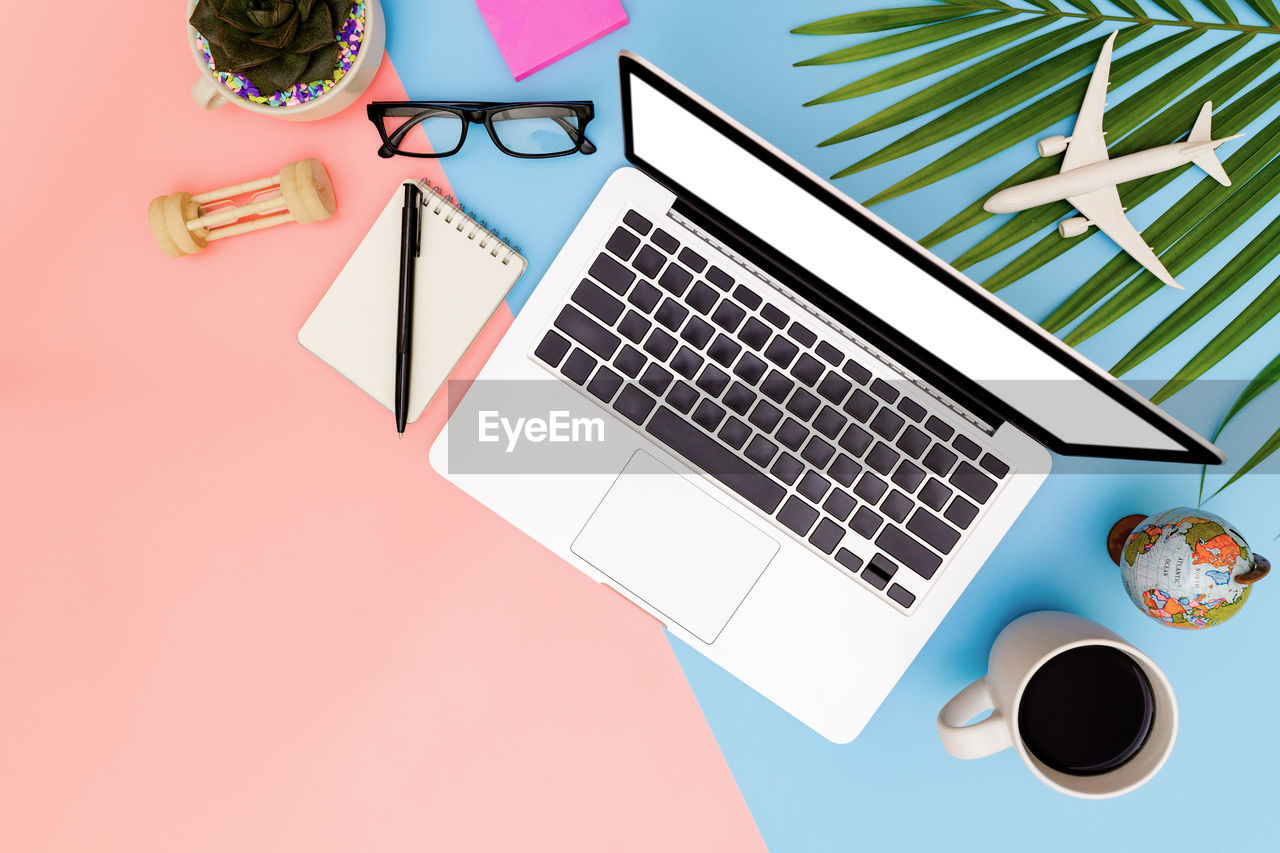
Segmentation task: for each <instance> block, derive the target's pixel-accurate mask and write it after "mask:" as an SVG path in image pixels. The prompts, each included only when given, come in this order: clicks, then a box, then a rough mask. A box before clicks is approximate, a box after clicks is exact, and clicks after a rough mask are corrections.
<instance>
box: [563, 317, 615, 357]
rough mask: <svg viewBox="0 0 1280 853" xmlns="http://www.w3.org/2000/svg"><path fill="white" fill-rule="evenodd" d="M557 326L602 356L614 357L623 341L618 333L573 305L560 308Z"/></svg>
mask: <svg viewBox="0 0 1280 853" xmlns="http://www.w3.org/2000/svg"><path fill="white" fill-rule="evenodd" d="M555 327H556V328H557V329H559V330H560V331H562V332H564V333H565V334H566V335H568V336H569V337H571V338H573V339H574V340H575V341H577V342H578V343H580V344H582V345H583V346H584V347H586V348H587V349H589V350H591V351H592V352H593V353H595V354H596V355H598V356H600V357H601V358H613V353H614V351H615V350H616V349H617V348H618V345H619V344H621V343H622V341H621V340H619V338H618V336H617V335H615V334H614V333H613V332H611V331H609V330H608V329H606V328H605V327H604V326H601V325H600V324H599V323H597V322H596V321H595V320H592V319H591V318H590V317H588V316H587V315H586V314H583V313H582V312H581V311H579V310H578V309H577V308H574V307H573V306H572V305H566V306H564V308H562V309H561V310H560V316H558V317H556V322H555Z"/></svg>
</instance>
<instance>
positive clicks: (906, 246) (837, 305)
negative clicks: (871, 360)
mask: <svg viewBox="0 0 1280 853" xmlns="http://www.w3.org/2000/svg"><path fill="white" fill-rule="evenodd" d="M618 71H619V84H620V88H621V96H622V121H623V134H624V145H625V155H626V158H627V160H628V161H629V162H630V163H632V164H633V165H635V166H636V167H637V168H639V169H640V170H641V171H643V172H644V173H645V174H647V175H649V176H650V177H651V178H653V179H654V180H656V181H658V182H659V183H660V184H662V185H663V186H665V187H667V188H668V189H670V190H671V191H672V192H673V193H675V194H676V196H677V198H678V200H679V201H678V202H677V204H678V205H681V206H683V207H684V208H685V209H686V211H688V212H691V213H693V214H694V215H695V216H698V217H699V220H700V221H701V220H703V219H708V220H710V221H711V222H712V223H713V224H714V225H715V226H718V227H719V229H720V230H721V232H722V233H723V232H725V231H728V232H735V233H736V234H738V235H739V236H740V238H741V239H738V240H735V241H734V244H735V249H737V248H739V247H740V248H742V249H743V250H744V251H745V252H746V253H748V254H749V255H751V256H752V258H751V259H752V260H753V261H756V260H759V261H762V262H763V263H764V264H765V265H766V266H767V268H768V269H769V271H771V272H782V273H784V275H785V277H783V278H782V280H783V281H785V282H786V284H787V285H788V286H790V287H792V288H793V289H795V290H796V292H797V293H798V294H799V295H801V296H802V297H804V298H805V299H807V300H809V301H811V302H812V303H814V304H815V305H817V306H818V307H821V308H823V309H824V310H826V311H827V312H828V313H830V314H831V316H832V317H833V318H834V319H837V320H839V321H840V322H842V323H844V324H846V325H847V326H849V327H850V328H851V329H852V330H853V331H854V332H855V333H857V334H860V335H862V334H865V330H866V328H867V326H868V323H867V321H866V318H867V317H868V316H869V315H870V312H869V311H867V309H865V308H863V307H862V306H861V305H859V304H858V303H857V302H856V301H855V300H853V299H852V298H850V297H849V296H847V295H846V294H844V293H842V292H841V291H839V290H837V289H836V288H834V287H832V286H831V285H829V284H827V283H826V282H824V281H822V280H821V279H820V278H818V277H817V276H815V275H813V274H812V273H810V272H809V271H808V270H807V269H805V268H804V267H803V266H802V265H801V264H799V263H798V262H797V261H795V260H794V259H792V258H790V257H787V256H785V255H783V254H781V253H779V252H775V251H773V250H772V249H771V247H769V246H768V245H767V244H766V243H765V242H764V241H762V240H760V239H759V238H758V237H756V236H755V235H752V234H751V233H750V232H748V231H747V230H746V229H744V228H742V227H741V226H739V225H737V223H734V222H733V221H732V220H730V219H729V218H728V217H726V216H724V215H723V213H721V212H719V211H718V210H716V209H715V208H714V207H713V206H711V205H710V204H708V203H707V202H706V201H705V200H704V199H702V198H701V197H699V196H698V195H697V194H696V193H695V192H693V191H692V190H690V189H689V188H688V187H686V186H683V185H681V184H680V183H679V182H677V181H675V180H673V179H672V178H671V177H669V176H668V175H666V174H665V173H663V172H662V170H661V169H659V168H658V167H656V166H655V165H654V164H652V163H649V162H648V161H646V160H645V159H644V158H643V157H640V156H638V155H637V154H636V151H635V146H634V135H633V131H632V112H631V88H630V83H631V77H633V76H634V77H639V78H641V79H643V80H644V81H645V82H646V83H648V84H649V85H651V86H653V88H655V89H657V90H658V91H659V92H661V93H662V94H663V95H665V96H667V97H669V98H670V99H671V100H673V101H675V102H676V103H677V104H679V105H680V106H681V107H683V108H684V109H686V110H688V111H689V112H691V113H693V114H694V115H695V116H697V118H698V119H699V120H701V121H703V122H705V123H706V124H708V125H710V126H711V127H712V128H714V129H715V130H716V131H717V132H719V133H721V134H722V135H724V136H726V137H728V138H729V139H730V140H731V141H733V142H734V143H736V144H738V145H739V146H741V147H742V148H744V149H745V150H746V151H748V152H749V153H750V154H752V155H753V156H755V157H756V158H758V159H759V160H760V161H761V162H763V163H764V164H766V165H767V166H769V167H770V168H771V169H773V170H775V171H777V172H779V173H780V174H782V175H783V176H784V177H786V178H787V179H788V180H790V181H791V182H792V183H793V184H795V185H796V186H798V187H800V188H801V189H803V190H804V191H805V192H807V193H808V194H809V195H811V196H813V197H814V198H815V199H817V200H818V201H819V202H821V203H822V204H824V205H826V206H827V207H828V208H830V209H831V210H832V211H834V212H835V213H837V214H838V215H840V216H842V217H844V218H845V219H846V220H848V221H849V222H851V223H853V224H854V225H855V226H857V227H858V228H861V229H862V230H864V231H867V232H868V233H870V234H871V235H872V236H873V237H875V238H876V239H878V240H880V241H881V242H883V243H885V244H886V245H888V246H889V247H890V248H892V249H893V250H894V251H895V252H896V253H897V254H898V255H899V256H901V257H902V258H904V259H905V260H907V261H909V262H910V263H911V264H913V265H914V266H916V267H917V268H918V269H921V270H923V271H925V272H927V273H928V274H929V275H930V276H931V277H932V278H933V279H934V280H935V281H937V282H939V283H940V284H942V285H944V286H946V287H948V288H950V289H951V290H952V291H953V292H955V293H958V294H959V295H960V296H962V297H964V298H965V299H966V300H968V301H969V302H971V303H972V304H974V305H976V306H977V307H978V308H979V309H980V310H982V311H983V312H985V313H986V314H988V315H989V316H991V317H993V318H995V319H996V320H997V321H998V322H1000V323H1001V325H1003V326H1004V327H1005V328H1007V329H1008V330H1010V331H1011V332H1014V333H1015V334H1018V335H1020V336H1021V337H1023V338H1024V339H1025V340H1027V341H1029V342H1030V343H1032V344H1033V345H1034V346H1035V347H1036V348H1037V349H1039V350H1041V351H1042V352H1044V353H1046V354H1047V355H1049V356H1050V357H1051V358H1053V359H1054V360H1055V361H1057V362H1059V363H1060V364H1062V365H1063V366H1065V367H1066V368H1067V369H1068V370H1070V371H1071V372H1072V373H1073V374H1074V375H1075V376H1076V377H1078V378H1080V379H1083V380H1084V381H1086V382H1088V383H1089V384H1090V385H1092V386H1093V387H1095V388H1097V389H1099V390H1101V391H1102V392H1103V393H1104V394H1105V395H1106V396H1108V397H1109V398H1111V399H1112V400H1114V401H1115V402H1117V403H1119V404H1120V405H1122V406H1123V407H1124V408H1126V409H1127V410H1128V411H1130V412H1132V413H1133V414H1136V415H1138V416H1139V417H1140V418H1142V419H1143V420H1144V421H1146V422H1147V423H1148V424H1149V425H1151V426H1152V427H1154V428H1155V429H1157V430H1158V431H1159V432H1161V433H1162V434H1164V435H1165V436H1167V437H1169V438H1171V439H1172V440H1173V441H1175V442H1176V443H1178V444H1179V445H1180V446H1181V447H1182V449H1181V450H1157V449H1150V448H1134V447H1124V446H1119V445H1093V444H1071V443H1069V442H1066V441H1063V440H1062V439H1060V438H1058V437H1057V436H1055V435H1054V434H1053V433H1051V432H1049V430H1047V429H1046V428H1044V427H1042V426H1041V425H1040V424H1039V423H1038V422H1037V421H1035V420H1034V419H1032V418H1031V417H1029V416H1027V415H1026V414H1024V413H1023V412H1021V411H1020V410H1018V409H1016V408H1014V407H1013V406H1012V405H1010V404H1009V403H1008V402H1007V401H1005V400H1003V399H1001V398H999V397H997V396H995V395H994V394H992V393H991V392H990V391H988V390H987V389H985V388H983V387H982V386H980V385H978V384H977V383H976V382H974V381H972V380H970V379H968V378H967V377H965V376H964V375H963V374H960V373H959V372H958V371H956V370H955V369H954V368H952V367H951V366H950V365H948V364H946V363H944V362H943V361H941V360H940V359H938V358H937V357H936V356H934V355H933V354H932V353H930V352H929V351H928V350H926V349H924V348H923V347H921V346H920V345H918V344H917V343H915V342H913V341H910V340H908V339H907V338H906V337H905V336H903V335H901V334H898V333H897V332H896V330H893V329H891V328H889V327H887V325H885V324H879V325H880V329H881V332H882V334H881V335H877V336H876V337H877V338H878V339H877V340H876V341H875V342H876V343H877V344H880V345H887V346H888V347H889V349H888V352H889V354H890V355H893V356H894V357H895V358H897V357H902V358H903V359H904V360H905V361H906V362H907V363H908V365H909V366H910V367H911V368H912V369H917V370H919V371H921V374H922V375H923V376H925V377H927V378H928V379H929V380H930V381H931V382H933V381H936V382H937V383H938V384H939V385H940V386H941V390H944V391H945V392H947V393H948V395H949V396H952V397H953V398H955V399H958V400H963V401H964V402H965V404H966V405H967V406H970V407H971V408H974V409H975V413H976V414H978V415H979V416H982V417H984V419H985V420H991V421H993V422H996V421H995V420H994V419H993V417H992V416H994V418H998V419H1002V420H1008V421H1009V422H1010V423H1012V424H1014V425H1015V426H1017V427H1018V428H1019V429H1021V430H1023V431H1024V432H1026V433H1027V434H1028V435H1030V436H1031V437H1032V438H1034V439H1036V440H1037V441H1039V442H1040V443H1041V444H1043V445H1044V446H1045V447H1048V448H1049V449H1051V450H1053V451H1054V452H1056V453H1060V454H1062V455H1064V456H1092V457H1103V458H1114V459H1134V460H1148V461H1160V462H1187V463H1194V464H1201V465H1205V464H1207V465H1217V464H1221V463H1222V462H1224V461H1225V459H1224V457H1223V456H1222V454H1221V453H1220V452H1219V451H1218V449H1217V448H1216V447H1214V446H1213V445H1212V444H1210V443H1209V442H1207V441H1205V440H1204V439H1202V438H1201V437H1200V436H1198V435H1196V434H1195V433H1194V432H1191V431H1190V430H1188V429H1186V428H1185V427H1182V426H1181V425H1180V424H1177V423H1175V422H1173V421H1171V420H1168V419H1166V416H1164V415H1163V413H1161V412H1160V411H1159V410H1158V409H1156V408H1155V407H1154V406H1153V405H1151V404H1149V403H1147V402H1146V401H1145V400H1144V399H1143V398H1141V397H1136V395H1134V396H1130V394H1129V393H1126V391H1125V390H1122V389H1121V388H1119V387H1116V386H1117V385H1118V384H1119V381H1118V380H1116V379H1115V378H1114V377H1110V376H1109V375H1107V374H1104V373H1102V372H1101V371H1100V370H1099V371H1097V372H1095V371H1092V370H1088V369H1084V368H1083V367H1082V365H1081V364H1080V363H1079V362H1077V361H1076V360H1075V359H1074V357H1073V355H1072V353H1071V351H1070V350H1067V349H1066V347H1065V345H1061V344H1059V345H1057V346H1055V345H1054V343H1052V342H1053V341H1056V338H1049V339H1046V338H1045V337H1044V336H1042V335H1041V334H1040V333H1039V331H1038V329H1037V327H1035V326H1031V325H1030V324H1029V323H1025V322H1018V321H1017V320H1016V319H1015V318H1014V317H1012V316H1010V315H1008V314H1006V313H1004V312H1002V311H1000V310H993V309H994V306H993V304H992V302H991V300H989V299H988V298H987V295H986V293H985V291H982V290H981V289H980V288H977V287H976V285H973V284H971V283H970V282H968V281H967V280H965V279H964V278H963V277H962V276H961V275H960V274H959V273H958V272H956V271H955V270H953V269H952V268H951V267H950V266H948V265H947V264H946V263H945V262H942V261H941V260H940V259H938V258H937V257H936V256H933V255H931V254H928V253H927V250H925V249H923V247H920V246H918V245H916V244H912V243H910V242H909V241H907V240H906V239H905V238H903V237H902V236H900V235H899V234H897V233H895V232H893V231H892V230H890V229H887V228H885V227H884V226H883V225H882V224H881V223H879V222H878V221H876V220H875V219H874V218H873V217H872V216H871V215H869V214H868V213H867V212H866V211H864V210H862V209H861V207H860V206H858V205H857V204H856V203H854V202H852V201H851V200H850V199H848V198H846V197H844V196H843V195H840V194H838V193H837V192H835V191H833V190H832V188H831V187H829V186H828V185H826V183H825V182H823V181H822V180H821V179H820V178H818V177H817V176H815V175H813V174H812V173H809V172H808V171H807V170H803V169H801V168H799V167H797V166H796V164H794V163H792V162H790V161H788V160H787V159H785V158H783V157H781V156H779V155H778V154H777V153H776V152H775V151H773V150H771V149H770V148H769V147H768V146H767V145H764V144H762V143H761V142H760V141H759V140H757V139H755V138H753V136H752V135H751V134H750V133H749V132H747V131H746V130H745V129H744V128H742V127H741V126H739V125H737V124H736V123H735V122H733V121H731V120H728V119H727V118H726V117H725V116H723V115H722V114H720V113H719V112H718V111H716V110H715V109H714V108H712V107H710V106H709V105H708V104H706V103H704V102H703V101H701V100H700V99H699V98H697V97H696V96H694V95H693V94H692V93H691V92H689V91H688V90H686V89H684V88H683V87H682V86H680V85H679V84H677V83H675V81H673V80H671V79H669V78H667V77H666V76H665V75H664V74H662V73H660V72H658V71H657V70H656V69H654V68H652V67H651V66H649V65H647V64H646V63H645V62H643V61H642V60H640V59H639V58H638V57H635V56H634V55H630V54H627V53H626V52H623V53H621V54H619V56H618ZM873 325H874V324H873ZM1135 397H1136V399H1135ZM971 404H972V405H971ZM984 410H985V411H984Z"/></svg>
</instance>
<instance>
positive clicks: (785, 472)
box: [769, 453, 804, 486]
mask: <svg viewBox="0 0 1280 853" xmlns="http://www.w3.org/2000/svg"><path fill="white" fill-rule="evenodd" d="M769 470H770V471H772V472H773V476H775V477H777V478H778V479H779V480H781V481H782V482H784V483H786V484H787V485H788V486H790V485H791V484H792V483H794V482H795V481H796V478H797V477H799V476H800V472H801V471H803V470H804V463H803V462H801V461H800V460H799V459H797V458H795V457H794V456H792V455H790V454H788V453H783V454H782V455H781V456H779V457H778V461H777V462H774V463H773V467H772V468H770V469H769Z"/></svg>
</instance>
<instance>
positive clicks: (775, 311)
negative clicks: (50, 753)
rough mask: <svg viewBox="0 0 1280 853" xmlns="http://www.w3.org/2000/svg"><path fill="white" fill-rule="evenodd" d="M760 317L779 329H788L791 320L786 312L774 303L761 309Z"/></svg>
mask: <svg viewBox="0 0 1280 853" xmlns="http://www.w3.org/2000/svg"><path fill="white" fill-rule="evenodd" d="M760 316H761V317H763V318H765V319H766V320H768V321H769V322H770V323H772V324H773V325H775V326H777V327H778V328H779V329H783V328H786V325H787V322H788V321H789V320H790V319H791V318H790V317H788V316H787V312H786V311H783V310H782V309H781V308H779V307H778V306H777V305H774V304H772V303H770V304H768V305H766V306H764V307H763V308H761V309H760Z"/></svg>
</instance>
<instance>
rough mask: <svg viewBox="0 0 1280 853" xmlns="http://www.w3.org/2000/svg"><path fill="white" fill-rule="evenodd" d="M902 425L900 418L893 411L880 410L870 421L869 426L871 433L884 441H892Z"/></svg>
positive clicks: (902, 421)
mask: <svg viewBox="0 0 1280 853" xmlns="http://www.w3.org/2000/svg"><path fill="white" fill-rule="evenodd" d="M904 423H905V421H904V420H903V419H902V416H901V415H899V414H898V413H897V412H895V411H894V410H893V409H881V410H880V411H878V412H876V416H875V417H874V418H872V419H871V424H870V426H871V431H872V432H874V433H876V434H877V435H881V436H883V437H884V438H885V439H886V440H892V439H893V437H894V436H895V435H897V434H898V430H900V429H902V425H903V424H904Z"/></svg>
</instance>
